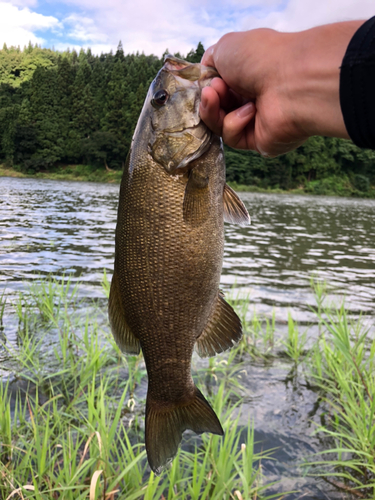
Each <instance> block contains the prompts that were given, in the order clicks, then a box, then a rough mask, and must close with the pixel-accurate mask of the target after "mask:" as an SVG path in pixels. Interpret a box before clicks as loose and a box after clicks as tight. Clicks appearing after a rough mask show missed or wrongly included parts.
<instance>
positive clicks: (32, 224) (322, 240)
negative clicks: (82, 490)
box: [0, 178, 375, 499]
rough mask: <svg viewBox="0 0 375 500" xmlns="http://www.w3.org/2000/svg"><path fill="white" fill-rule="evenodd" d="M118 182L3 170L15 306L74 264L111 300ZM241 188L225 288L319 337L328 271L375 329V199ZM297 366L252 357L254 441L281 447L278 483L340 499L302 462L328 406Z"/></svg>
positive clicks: (4, 248) (9, 286) (3, 286)
mask: <svg viewBox="0 0 375 500" xmlns="http://www.w3.org/2000/svg"><path fill="white" fill-rule="evenodd" d="M118 191H119V186H118V185H110V184H97V183H88V182H87V183H85V182H64V181H50V180H39V179H16V178H0V235H1V237H0V296H1V294H2V293H3V291H5V294H6V296H8V297H9V300H8V301H7V303H8V305H9V303H10V302H11V301H12V297H14V296H15V295H16V294H17V293H18V291H21V290H23V289H24V288H25V280H26V281H30V280H33V279H37V278H38V277H39V276H41V275H42V276H47V275H49V274H51V273H52V274H53V275H54V276H57V277H62V276H63V275H64V274H65V275H66V274H71V275H72V277H73V280H79V281H80V283H81V286H80V290H79V293H80V295H81V297H83V298H87V299H91V298H97V299H103V293H102V287H101V284H100V283H101V279H102V276H103V269H106V270H107V273H108V275H109V276H110V275H111V272H112V268H113V258H114V230H115V223H116V216H117V203H118ZM241 198H242V199H243V201H244V202H245V204H246V206H247V208H248V211H249V213H250V215H251V218H252V224H251V226H249V227H246V228H239V227H238V226H229V225H226V244H225V254H224V265H223V273H222V288H223V289H224V290H225V291H228V290H231V292H230V293H232V294H234V295H236V294H237V296H241V297H246V298H247V299H248V300H249V312H248V314H249V317H251V315H253V314H254V313H255V314H257V315H260V316H262V317H268V318H271V317H272V315H274V316H275V321H276V332H277V335H278V336H279V337H282V336H283V335H284V334H285V331H286V328H287V319H288V313H289V312H290V313H291V315H292V317H293V318H294V320H296V321H298V323H299V327H300V328H302V329H306V331H307V333H308V338H310V339H311V338H314V336H316V334H317V326H316V323H315V322H316V318H315V316H314V314H313V313H312V312H311V309H310V307H311V306H312V305H314V303H315V302H314V296H313V293H312V289H311V286H310V280H311V276H312V275H314V276H316V277H318V278H320V279H324V280H326V281H327V284H328V285H329V287H330V294H329V297H328V301H333V302H336V303H340V301H342V300H343V299H344V298H345V304H346V308H347V310H348V311H349V314H350V317H351V318H353V320H356V319H357V318H358V317H359V315H361V316H362V319H363V321H364V322H365V323H366V324H367V326H368V328H369V330H370V334H373V333H374V327H373V320H374V302H375V224H374V215H375V201H374V200H362V199H351V198H336V197H313V196H299V195H287V194H284V195H273V194H259V193H241ZM8 305H7V306H6V310H5V315H4V333H5V335H6V336H8V337H9V341H12V339H14V337H15V336H16V335H17V328H16V322H15V319H14V318H13V319H12V317H11V314H10V313H9V308H8ZM0 363H1V365H0V375H2V376H3V377H4V378H6V377H8V376H9V373H10V371H11V368H10V366H8V365H7V359H6V358H3V359H1V358H0ZM290 373H291V365H290V363H288V361H287V360H285V358H283V357H280V358H279V359H277V360H275V361H274V362H272V363H264V362H260V361H259V360H258V361H256V360H255V361H254V362H251V363H249V366H248V367H247V369H246V376H245V380H244V386H245V387H246V389H247V394H246V396H245V398H244V408H245V412H244V413H245V415H246V418H247V419H248V417H249V415H250V416H251V419H253V420H254V424H255V440H256V441H258V444H257V446H258V448H259V449H267V448H275V447H277V448H278V450H277V451H276V453H275V455H274V458H275V460H274V461H272V462H271V461H269V462H267V463H265V464H263V467H264V469H265V473H266V475H267V476H268V477H269V478H270V480H274V479H278V480H280V481H281V483H280V484H281V489H280V490H279V491H286V490H288V489H299V491H300V493H299V494H297V495H296V496H288V497H287V498H288V499H289V498H290V499H292V498H300V495H304V496H305V498H311V499H326V498H330V499H333V498H342V496H341V494H337V496H336V494H335V493H334V491H333V490H332V491H331V490H330V489H329V486H328V485H327V484H326V483H324V482H323V481H322V480H319V479H314V478H308V477H307V478H306V477H303V475H302V473H301V471H300V469H298V467H296V463H297V462H298V460H302V459H303V456H305V455H306V454H309V453H310V454H311V453H313V452H315V451H318V450H319V449H320V446H321V444H320V442H319V440H318V438H317V437H316V436H314V435H313V430H314V425H313V422H314V421H316V422H317V421H318V415H319V404H318V403H317V396H316V394H315V392H314V390H312V388H311V387H310V386H309V385H308V384H307V383H306V382H305V379H304V377H303V376H297V377H291V376H290ZM244 419H245V417H244ZM243 424H244V425H245V424H246V422H245V420H243ZM328 491H329V493H327V492H328ZM327 495H329V496H327Z"/></svg>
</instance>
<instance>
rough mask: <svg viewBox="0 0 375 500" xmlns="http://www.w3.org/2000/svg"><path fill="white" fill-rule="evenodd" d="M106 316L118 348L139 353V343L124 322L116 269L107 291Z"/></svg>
mask: <svg viewBox="0 0 375 500" xmlns="http://www.w3.org/2000/svg"><path fill="white" fill-rule="evenodd" d="M108 316H109V323H110V325H111V330H112V333H113V336H114V338H115V341H116V343H117V345H118V346H119V347H120V349H121V350H122V351H123V352H126V353H127V354H139V353H140V350H141V344H140V342H139V340H138V339H137V337H136V336H135V335H134V334H133V332H132V331H131V330H130V328H129V326H128V324H127V322H126V319H125V311H124V306H123V304H122V301H121V295H120V283H119V279H118V276H117V273H116V271H115V272H114V273H113V277H112V282H111V290H110V293H109V302H108Z"/></svg>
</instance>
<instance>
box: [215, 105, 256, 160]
mask: <svg viewBox="0 0 375 500" xmlns="http://www.w3.org/2000/svg"><path fill="white" fill-rule="evenodd" d="M255 113H256V108H255V104H254V103H253V102H248V103H246V104H245V105H244V106H242V107H240V108H238V109H236V110H235V111H232V112H231V113H228V114H227V115H226V116H225V118H224V120H223V125H222V137H223V141H224V142H225V144H227V145H228V146H231V147H232V148H237V149H252V150H255V151H256V150H257V148H256V146H255V139H254V117H255Z"/></svg>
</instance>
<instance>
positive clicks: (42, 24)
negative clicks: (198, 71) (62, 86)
mask: <svg viewBox="0 0 375 500" xmlns="http://www.w3.org/2000/svg"><path fill="white" fill-rule="evenodd" d="M374 15H375V0H231V1H224V0H57V1H53V0H0V47H2V46H3V43H6V44H7V45H8V46H10V45H15V46H18V45H20V47H21V48H23V47H24V45H28V43H29V41H31V42H32V43H33V44H35V43H38V44H41V45H42V47H49V48H52V47H54V48H55V49H56V50H61V51H62V50H65V49H66V48H67V47H70V48H71V49H72V48H75V49H76V50H79V49H80V48H84V49H87V48H88V47H90V48H91V50H92V51H93V53H95V54H100V53H101V52H109V51H110V50H113V51H115V50H116V47H117V45H118V43H119V41H120V40H121V41H122V44H123V48H124V52H125V53H126V54H127V53H132V52H137V51H139V52H142V51H143V52H144V53H145V54H155V55H158V56H161V55H162V54H163V53H164V52H165V51H166V50H167V49H168V50H169V52H172V53H175V52H180V54H182V55H186V54H187V53H188V52H189V51H190V50H191V49H192V48H196V46H197V44H198V42H199V41H201V42H202V43H203V45H204V47H205V48H208V47H209V46H210V45H212V44H213V43H215V42H216V41H217V40H218V39H219V38H220V37H221V36H222V35H224V34H225V33H228V32H230V31H243V30H248V29H252V28H258V27H268V28H274V29H277V30H280V31H299V30H303V29H308V28H311V27H313V26H317V25H320V24H326V23H331V22H336V21H345V20H351V19H368V18H370V17H372V16H374Z"/></svg>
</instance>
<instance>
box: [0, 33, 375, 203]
mask: <svg viewBox="0 0 375 500" xmlns="http://www.w3.org/2000/svg"><path fill="white" fill-rule="evenodd" d="M203 52H204V48H203V45H202V44H201V43H200V42H199V43H198V46H197V48H196V49H192V50H191V51H190V52H189V54H187V55H186V56H181V55H180V54H178V53H177V54H176V55H177V56H179V57H184V58H185V59H187V60H189V61H191V62H199V61H200V59H201V57H202V54H203ZM162 61H163V58H158V57H156V56H154V55H145V54H143V53H142V54H140V53H136V54H127V55H125V54H124V51H123V48H122V44H121V42H120V43H119V45H118V47H117V50H116V52H115V53H113V52H109V53H107V54H101V55H94V54H92V52H91V50H90V49H88V50H86V51H85V50H83V49H82V50H81V51H80V52H79V53H77V52H76V51H75V50H69V49H68V50H67V51H65V52H57V51H55V50H53V49H45V48H41V47H40V46H38V45H35V46H34V45H32V44H31V43H29V45H28V46H27V47H24V48H23V49H21V48H20V47H9V48H8V47H7V46H6V45H5V44H4V46H3V49H2V50H0V163H1V164H3V165H5V166H7V167H8V168H9V167H10V168H13V169H15V170H18V171H20V172H23V173H27V174H34V173H37V172H40V171H42V172H43V171H46V170H49V169H53V168H61V167H63V166H64V167H66V166H68V165H77V164H84V165H90V166H91V168H92V169H105V168H107V169H114V170H118V169H121V168H122V167H123V165H124V162H125V159H126V156H127V153H128V151H129V147H130V143H131V138H132V135H133V131H134V128H135V125H136V122H137V119H138V116H139V113H140V110H141V108H142V105H143V101H144V98H145V96H146V93H147V89H148V87H149V85H150V83H151V81H152V79H153V78H154V77H155V75H156V73H157V71H158V70H159V69H160V67H161V66H162ZM225 153H226V165H227V179H228V181H230V182H232V183H233V184H234V185H238V186H239V185H247V186H253V187H258V188H259V189H270V188H279V189H296V188H300V189H304V190H305V191H307V192H312V193H315V194H331V192H332V193H336V194H346V195H359V196H373V195H374V193H375V189H373V188H372V186H373V185H375V151H371V150H361V149H359V148H357V147H356V146H355V145H354V144H353V143H352V142H351V141H347V140H342V139H334V138H328V137H312V138H310V139H309V140H308V141H307V142H306V143H305V144H303V145H302V146H301V147H299V148H298V149H297V150H295V151H293V152H290V153H288V154H286V155H283V156H280V157H278V158H274V159H267V158H263V157H261V156H260V155H258V154H257V153H253V152H244V151H239V150H233V149H230V148H227V147H226V148H225Z"/></svg>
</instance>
